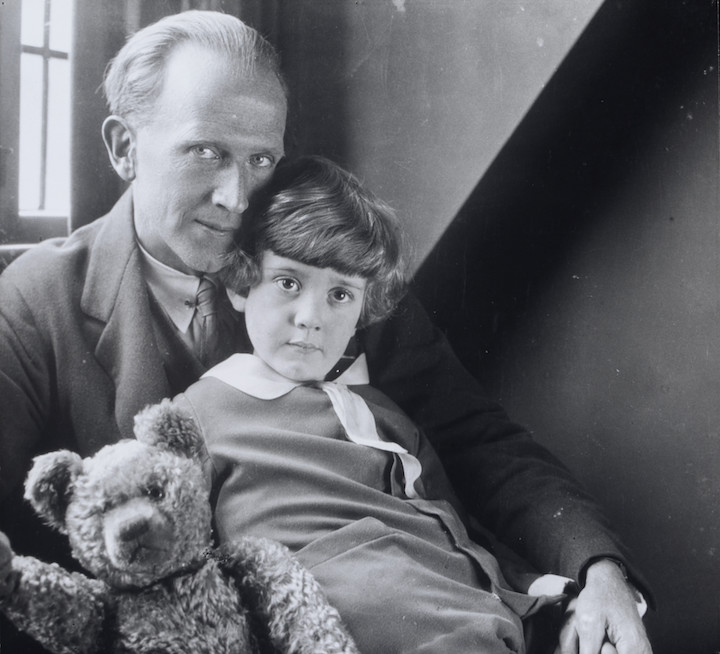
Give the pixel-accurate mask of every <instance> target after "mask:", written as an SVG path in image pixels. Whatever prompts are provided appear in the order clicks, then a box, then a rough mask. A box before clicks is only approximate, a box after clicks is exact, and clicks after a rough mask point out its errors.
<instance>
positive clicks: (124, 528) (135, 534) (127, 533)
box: [118, 518, 150, 542]
mask: <svg viewBox="0 0 720 654" xmlns="http://www.w3.org/2000/svg"><path fill="white" fill-rule="evenodd" d="M148 529H150V522H149V521H148V520H146V519H145V518H136V519H131V520H126V521H125V522H124V523H123V524H122V525H120V529H119V530H118V532H119V533H118V536H119V537H120V539H121V540H123V541H125V542H127V541H131V540H135V539H136V538H140V536H142V535H143V534H146V533H147V531H148Z"/></svg>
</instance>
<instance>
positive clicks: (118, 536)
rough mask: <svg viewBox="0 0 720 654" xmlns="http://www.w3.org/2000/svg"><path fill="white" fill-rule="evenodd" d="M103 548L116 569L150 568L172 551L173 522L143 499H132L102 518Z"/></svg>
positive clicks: (151, 503)
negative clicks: (103, 523) (103, 527)
mask: <svg viewBox="0 0 720 654" xmlns="http://www.w3.org/2000/svg"><path fill="white" fill-rule="evenodd" d="M104 522H105V545H106V548H107V552H108V555H109V556H110V560H111V561H112V562H113V564H114V565H116V566H123V567H125V566H128V565H130V566H145V565H153V564H155V563H156V562H158V561H160V560H163V559H164V558H165V557H166V555H167V553H168V551H169V550H170V548H171V547H172V539H173V528H172V522H171V521H169V520H168V519H167V518H166V517H165V516H164V515H163V513H161V512H160V511H159V510H158V508H157V506H156V505H155V504H153V502H151V501H149V500H147V499H146V498H134V499H131V500H129V501H128V502H126V503H124V504H122V505H120V506H118V507H116V508H114V509H112V510H111V511H109V512H108V513H107V514H106V515H105V520H104Z"/></svg>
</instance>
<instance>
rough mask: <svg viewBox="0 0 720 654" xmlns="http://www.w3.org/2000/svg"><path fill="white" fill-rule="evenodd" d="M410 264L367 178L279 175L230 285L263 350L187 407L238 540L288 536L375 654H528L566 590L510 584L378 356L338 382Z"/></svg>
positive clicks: (219, 507)
mask: <svg viewBox="0 0 720 654" xmlns="http://www.w3.org/2000/svg"><path fill="white" fill-rule="evenodd" d="M402 260H403V257H402V250H401V245H400V234H399V230H398V226H397V224H396V220H395V217H394V215H393V212H392V211H391V210H390V209H389V207H388V206H387V205H385V204H384V203H383V202H381V201H380V200H378V199H376V198H375V197H374V196H372V195H371V194H370V193H368V192H367V191H365V190H364V189H363V188H362V187H361V186H360V185H359V183H358V182H357V180H356V179H355V178H354V177H352V176H351V175H350V174H348V173H346V172H345V171H343V170H342V169H340V168H338V167H337V166H336V165H334V164H332V163H331V162H329V161H327V160H324V159H321V158H317V157H315V158H303V159H300V160H297V161H296V162H294V163H291V164H288V165H285V166H283V167H281V168H279V169H278V172H277V174H276V177H275V179H274V182H273V184H272V186H271V187H270V189H269V190H268V192H267V195H266V198H265V199H264V201H263V203H262V204H261V206H260V208H259V209H258V210H257V211H256V213H255V214H254V218H253V219H251V222H250V224H249V226H248V229H247V238H246V239H245V241H244V242H243V250H239V251H238V252H237V253H236V254H235V260H234V262H233V264H232V265H231V266H230V268H229V270H230V273H229V275H228V278H227V279H226V284H227V286H228V287H229V288H231V289H234V290H235V291H237V292H238V293H239V294H240V296H242V297H243V298H244V311H245V323H246V327H247V332H248V336H249V338H250V341H251V342H252V344H253V347H254V353H253V354H235V355H233V356H231V357H230V358H229V359H227V360H225V361H224V362H222V363H220V364H219V365H217V366H215V367H214V368H212V369H211V370H210V371H208V372H207V373H206V374H205V375H204V377H203V378H202V379H201V380H200V381H198V382H197V383H195V384H193V385H192V386H191V387H190V388H189V389H188V390H187V391H186V392H185V393H184V394H182V395H180V396H178V397H177V398H176V400H175V401H176V402H177V403H179V404H180V405H181V406H182V407H183V408H185V409H186V410H187V411H188V412H189V413H191V414H192V415H194V417H195V418H196V420H197V422H198V424H199V426H200V428H201V430H202V432H203V435H204V438H205V441H206V445H207V450H208V456H209V459H210V462H211V464H212V474H213V488H214V491H213V497H214V501H215V523H216V529H217V534H218V538H219V539H220V541H224V540H227V539H232V538H234V537H239V536H242V535H246V534H255V535H263V536H266V537H270V538H275V539H277V540H279V541H281V542H283V543H285V544H286V545H287V546H288V547H290V548H291V549H292V550H293V551H294V552H296V553H297V555H298V557H299V558H300V560H301V561H302V562H303V563H304V564H305V565H307V566H308V567H309V568H310V569H311V571H312V572H313V574H314V575H315V577H316V578H317V579H318V581H319V582H320V584H321V585H322V586H323V587H324V588H325V591H326V592H327V594H328V596H329V598H330V601H331V602H332V603H333V604H334V605H335V606H336V607H337V608H338V610H339V611H340V613H341V614H342V616H343V618H344V619H345V620H346V622H347V624H348V625H349V628H350V630H351V631H352V633H353V636H354V637H355V638H356V640H357V642H358V645H359V647H360V649H361V651H365V652H368V653H370V652H384V653H390V652H413V653H418V652H438V653H445V652H475V651H477V652H483V653H485V654H490V653H494V652H508V651H513V652H520V651H524V639H523V627H522V622H521V619H522V618H523V617H525V616H526V615H529V614H530V613H532V612H533V611H535V610H536V609H537V608H538V607H539V606H541V605H545V604H548V603H552V602H556V601H557V600H558V597H554V598H549V597H543V598H540V599H538V598H536V597H530V596H529V595H526V594H523V593H518V592H513V591H512V590H510V588H509V585H508V584H507V582H506V581H505V579H504V578H503V576H502V573H501V572H500V569H499V566H498V564H497V561H496V560H495V558H494V557H493V556H492V555H491V554H490V553H489V552H488V551H487V550H486V549H484V548H483V547H481V546H479V545H478V544H476V543H474V542H473V541H471V539H470V538H469V536H468V534H467V531H466V529H465V526H464V524H463V521H462V520H461V518H460V516H459V512H460V508H459V503H458V502H457V499H456V497H455V495H454V493H453V491H452V489H451V487H450V484H449V482H448V480H447V478H446V476H445V474H444V472H443V470H442V467H441V465H440V463H439V460H438V459H437V457H436V455H435V453H434V451H433V449H432V447H431V446H430V444H429V443H428V441H427V440H426V439H425V438H424V436H423V435H422V434H421V433H420V432H419V431H418V430H417V429H416V427H415V426H414V425H413V423H412V422H411V421H410V420H409V418H407V416H405V415H404V414H403V413H402V412H401V411H400V409H399V408H398V407H397V406H395V405H394V404H393V403H392V402H391V401H390V400H389V399H388V398H387V397H386V396H384V395H383V394H382V393H380V392H379V391H377V390H376V389H374V388H372V387H371V386H369V385H368V381H369V377H368V371H367V366H366V364H365V359H364V357H363V356H362V355H361V356H359V357H358V358H357V359H355V360H354V363H353V364H352V365H351V366H350V367H349V368H347V370H345V371H344V372H342V374H340V375H339V376H338V377H337V379H335V380H334V381H325V379H326V378H327V376H328V374H329V373H331V372H332V371H333V370H334V369H335V367H336V364H337V363H338V361H340V360H341V358H342V356H343V353H344V352H345V350H346V347H347V346H348V342H349V341H350V340H351V339H352V337H353V334H354V332H355V330H356V328H357V327H362V326H363V325H367V324H368V323H370V322H372V321H374V320H378V319H379V318H381V317H383V316H385V315H386V314H388V312H390V311H392V309H393V307H394V306H395V304H396V302H397V301H398V299H399V298H400V297H401V294H402V292H403V287H404V276H403V264H402Z"/></svg>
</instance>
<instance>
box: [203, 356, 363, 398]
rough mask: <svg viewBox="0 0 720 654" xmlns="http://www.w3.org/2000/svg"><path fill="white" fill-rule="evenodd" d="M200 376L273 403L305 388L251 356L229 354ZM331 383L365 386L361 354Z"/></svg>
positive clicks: (303, 384) (302, 384)
mask: <svg viewBox="0 0 720 654" xmlns="http://www.w3.org/2000/svg"><path fill="white" fill-rule="evenodd" d="M204 377H214V378H215V379H219V380H220V381H222V382H225V383H226V384H229V385H230V386H232V387H233V388H237V389H238V390H239V391H242V392H243V393H246V394H247V395H251V396H253V397H256V398H258V399H260V400H275V399H277V398H278V397H282V396H283V395H287V394H288V393H289V392H290V391H291V390H293V389H294V388H297V387H298V386H305V385H307V384H306V383H304V382H296V381H292V380H291V379H288V378H287V377H283V376H282V375H281V374H279V373H277V372H275V370H273V369H272V368H271V367H270V366H268V365H267V364H266V363H265V362H264V361H263V360H262V359H261V358H260V357H257V356H255V355H254V354H233V355H232V356H230V357H228V358H227V359H225V361H222V362H221V363H218V364H217V365H216V366H214V367H213V368H211V369H210V370H208V371H207V372H206V373H205V374H204V375H203V376H202V378H204ZM202 378H201V379H202ZM335 382H336V383H340V384H346V385H348V386H354V385H361V384H369V383H370V375H369V373H368V368H367V359H366V357H365V354H361V355H360V356H359V357H358V358H357V359H355V361H353V363H352V365H351V366H350V367H349V368H348V369H347V370H346V371H345V372H343V374H342V375H340V376H339V377H338V378H337V379H336V380H335Z"/></svg>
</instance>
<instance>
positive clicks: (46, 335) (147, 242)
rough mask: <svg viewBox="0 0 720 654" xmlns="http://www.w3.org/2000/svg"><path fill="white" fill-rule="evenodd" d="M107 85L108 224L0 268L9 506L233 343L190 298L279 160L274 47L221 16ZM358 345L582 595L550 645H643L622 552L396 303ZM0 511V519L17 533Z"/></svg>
mask: <svg viewBox="0 0 720 654" xmlns="http://www.w3.org/2000/svg"><path fill="white" fill-rule="evenodd" d="M105 89H106V94H107V96H108V101H109V105H110V110H111V112H112V115H111V116H110V117H109V118H107V119H106V121H105V123H104V125H103V137H104V139H105V143H106V145H107V149H108V153H109V156H110V159H111V162H112V164H113V166H114V168H115V170H116V171H117V173H118V174H119V175H120V177H122V179H124V180H125V181H127V182H130V189H129V191H128V192H127V193H126V194H125V195H124V196H123V197H122V198H121V199H120V200H119V201H118V203H117V205H116V206H115V207H114V208H113V210H112V211H111V212H110V214H108V215H107V216H105V217H103V218H102V219H99V220H97V221H95V222H94V223H92V224H91V225H88V226H87V227H85V228H83V229H80V230H78V231H77V232H75V233H74V234H73V235H72V236H71V237H70V238H68V239H67V240H66V241H65V242H64V243H62V244H61V243H57V242H56V243H50V244H44V245H41V246H39V247H37V248H35V249H33V250H32V251H30V252H29V253H27V254H26V255H24V256H23V257H21V258H20V259H19V260H18V261H17V262H15V263H14V264H13V265H11V266H10V267H9V268H8V269H7V270H6V271H5V272H4V273H3V274H2V275H1V276H0V408H1V409H2V422H1V424H0V497H2V498H3V502H4V505H5V507H6V508H7V507H13V509H15V508H16V506H17V505H15V504H12V500H11V499H10V498H12V497H14V496H13V493H15V494H17V489H18V487H19V485H20V483H21V481H22V478H23V476H24V474H25V472H26V470H27V469H28V466H29V460H30V458H31V457H32V456H33V455H35V454H36V453H38V452H41V451H44V450H51V449H56V448H58V447H67V448H70V449H73V450H76V451H78V452H80V453H81V454H82V455H88V454H90V453H92V452H94V451H96V450H97V449H98V448H99V447H101V446H102V445H103V444H105V443H107V442H113V441H115V440H117V439H119V438H121V437H131V436H132V420H133V416H134V415H135V414H136V413H137V412H138V411H139V410H140V409H141V408H142V407H144V406H145V405H147V404H149V403H152V402H156V401H158V400H160V399H161V398H163V397H168V396H173V395H175V394H176V393H177V392H179V391H181V390H183V389H184V388H185V387H186V386H188V385H189V384H190V383H191V382H193V381H195V380H196V379H197V378H198V377H199V376H200V374H202V372H203V371H204V370H205V369H206V368H207V367H208V366H209V365H211V364H212V363H213V361H214V360H215V359H216V358H218V357H220V356H223V355H224V354H227V352H224V353H223V352H219V351H218V349H217V348H218V343H217V342H215V341H213V339H212V338H211V336H212V334H213V333H214V332H215V329H214V328H213V329H211V328H210V326H209V325H210V323H211V322H212V323H213V324H214V325H215V326H217V324H218V323H219V324H221V325H224V327H225V330H226V331H225V334H226V335H225V336H223V338H222V339H221V343H223V344H226V345H229V346H230V347H231V348H232V349H236V350H242V349H244V348H246V347H247V343H246V340H245V334H244V330H243V327H242V320H241V317H240V316H239V315H237V314H235V315H232V314H231V312H230V311H229V310H227V308H226V307H224V306H223V304H222V299H221V298H222V294H221V295H220V296H218V299H217V301H218V302H219V303H220V304H219V308H213V309H211V310H208V311H207V312H206V310H205V308H204V307H205V306H210V305H211V304H213V303H212V302H209V303H208V304H206V302H205V298H207V296H208V294H210V295H211V296H212V295H213V294H217V291H218V290H220V291H222V289H218V282H217V279H216V273H217V272H218V271H219V270H220V269H221V268H222V267H223V264H224V257H225V253H226V251H227V250H228V248H229V246H230V245H231V243H232V242H233V237H234V235H235V232H236V231H237V230H238V228H239V227H240V226H241V223H242V215H243V212H244V211H245V210H246V209H247V207H248V205H249V203H250V202H251V200H252V198H253V196H254V194H255V193H256V192H257V191H258V190H259V189H260V188H262V187H263V185H264V184H265V183H266V182H267V181H268V180H269V178H270V177H271V175H272V173H273V170H274V168H275V166H276V165H277V163H278V161H279V160H280V159H281V158H282V157H283V155H284V151H283V134H284V126H285V118H286V98H285V92H284V86H283V83H282V80H281V78H280V75H279V72H278V64H277V60H276V57H275V55H274V53H273V51H272V48H271V47H270V46H269V45H268V44H267V43H266V42H264V41H263V40H262V39H261V38H260V37H259V36H258V35H257V33H256V32H254V30H251V29H249V28H247V27H246V26H245V25H243V24H242V23H241V22H240V21H238V20H237V19H234V18H232V17H228V16H223V15H222V14H216V13H213V12H186V13H184V14H178V15H176V16H171V17H169V18H167V19H164V20H162V21H160V22H158V23H156V24H155V25H153V26H150V27H149V28H146V29H145V30H142V31H141V32H139V33H138V34H137V35H135V36H134V37H133V38H132V39H131V40H130V41H129V42H128V43H127V44H126V46H125V47H124V48H123V49H122V50H121V52H120V54H119V55H118V57H117V58H116V59H115V61H114V62H113V64H112V66H111V67H110V69H109V72H108V75H107V79H106V84H105ZM196 298H197V299H196ZM214 306H216V307H217V305H214ZM227 334H232V337H230V336H227ZM359 340H360V342H361V345H362V347H363V349H364V350H365V352H366V354H367V358H368V366H369V371H370V377H371V381H372V383H373V384H374V385H375V386H377V387H379V388H380V389H381V390H383V391H385V392H386V393H387V394H388V395H389V396H390V397H391V398H393V399H394V400H395V401H396V402H397V403H398V404H399V405H400V406H401V407H402V408H403V409H404V410H405V411H406V412H407V413H408V414H409V415H410V416H411V417H412V418H413V419H414V420H415V422H416V423H418V424H419V425H420V426H421V427H423V428H424V429H425V430H426V432H427V434H428V436H429V438H430V439H431V440H432V441H433V443H434V445H435V447H436V448H437V450H438V452H439V454H440V456H441V457H442V459H443V463H444V464H445V466H446V468H447V470H448V472H449V474H450V476H451V479H452V481H453V483H454V485H455V486H456V489H457V491H458V493H459V494H460V496H461V497H462V499H463V501H464V503H465V505H466V507H467V509H468V511H469V513H470V514H471V515H472V516H473V517H474V519H475V520H477V521H478V522H479V523H480V524H482V525H483V527H485V528H488V529H490V530H492V531H493V532H494V533H495V535H496V536H497V537H498V538H499V539H500V540H502V541H504V543H505V544H506V545H509V546H511V547H512V548H513V549H514V550H515V551H516V552H517V553H519V554H520V555H522V556H523V557H525V558H526V559H527V560H528V561H530V562H531V563H532V564H533V565H534V566H535V567H536V568H537V569H538V570H540V571H541V572H552V573H555V574H559V575H564V576H566V577H569V578H571V579H574V580H575V581H576V582H577V584H578V585H579V587H580V588H581V589H582V590H581V591H580V593H579V595H578V596H577V598H576V599H575V600H574V601H573V603H572V604H571V606H572V611H569V612H568V617H567V620H566V622H565V624H564V627H563V630H562V633H561V635H560V645H558V651H559V652H562V653H563V654H566V653H569V652H572V653H575V652H580V653H581V654H596V653H601V654H611V653H612V652H618V653H619V654H645V653H647V652H650V647H649V644H648V642H647V639H646V637H645V633H644V629H643V626H642V623H641V620H640V618H639V616H638V611H637V609H636V601H635V600H636V595H635V594H634V592H633V587H632V586H631V585H630V584H629V583H628V582H627V581H626V578H625V568H626V566H627V565H628V564H627V561H626V557H625V555H624V554H623V551H622V547H621V546H620V544H619V543H618V542H617V539H616V538H615V537H614V536H613V535H612V533H611V532H610V531H609V529H608V527H607V526H606V524H605V522H604V519H603V518H602V515H601V514H600V512H599V510H598V509H597V507H596V506H595V505H594V503H593V502H592V501H591V500H590V499H589V498H588V497H586V496H585V495H584V494H583V492H582V491H581V490H580V489H579V488H578V486H577V485H576V483H575V482H574V481H573V480H572V479H571V478H570V476H569V474H568V473H567V471H566V470H565V469H564V468H563V467H562V466H561V465H560V464H559V463H558V462H557V461H556V460H555V459H554V458H553V457H552V456H550V455H549V454H548V453H547V452H546V451H545V450H543V449H542V448H540V447H539V446H538V445H537V444H536V443H534V442H533V441H532V439H531V438H530V436H529V434H528V433H527V432H526V431H525V430H523V429H522V428H520V427H518V426H516V425H514V424H513V423H511V422H510V421H509V420H508V419H507V417H506V416H505V414H504V413H503V411H502V410H501V409H500V408H499V407H498V406H496V405H494V404H492V403H491V402H489V401H488V400H486V399H484V398H483V396H482V394H481V393H480V390H479V389H478V387H477V384H476V383H475V381H474V380H473V379H472V378H471V377H470V375H469V374H468V373H467V372H465V371H464V370H463V368H462V367H461V366H460V364H459V363H458V362H457V361H456V359H455V357H454V355H453V354H452V352H451V351H450V349H449V346H448V344H447V343H446V341H445V340H444V339H443V338H442V336H440V335H439V334H438V333H437V332H436V331H435V330H434V329H433V328H432V327H431V325H430V324H429V322H428V319H427V317H426V316H425V314H424V313H423V311H422V310H421V309H420V308H419V307H418V306H417V304H416V303H415V302H414V301H413V300H412V298H409V299H408V300H407V301H406V302H405V303H404V304H403V305H402V307H401V308H400V310H399V311H398V312H397V315H396V316H394V318H392V319H391V320H389V321H386V322H385V323H383V324H380V325H378V326H373V327H371V328H369V329H367V330H366V331H365V332H364V333H362V334H361V335H360V339H359ZM8 513H9V515H10V516H11V517H10V518H7V517H6V518H4V520H3V525H2V527H3V529H7V530H9V531H10V532H11V535H13V533H17V532H18V531H19V527H18V524H17V523H16V522H15V513H14V511H13V512H10V511H8ZM631 577H632V578H633V579H636V577H635V576H634V575H632V572H631ZM345 617H346V619H347V620H348V622H349V623H350V626H351V628H352V616H345ZM380 642H382V641H380ZM381 649H382V648H381V647H379V649H375V651H380V650H381Z"/></svg>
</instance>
